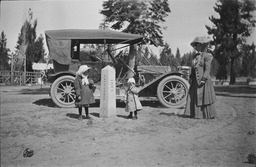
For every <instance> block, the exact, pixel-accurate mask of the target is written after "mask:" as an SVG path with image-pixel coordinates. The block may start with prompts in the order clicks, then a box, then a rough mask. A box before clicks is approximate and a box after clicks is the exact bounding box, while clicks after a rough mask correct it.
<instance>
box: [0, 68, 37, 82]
mask: <svg viewBox="0 0 256 167" xmlns="http://www.w3.org/2000/svg"><path fill="white" fill-rule="evenodd" d="M39 80H41V82H42V78H41V73H40V72H26V74H25V73H24V72H19V71H13V72H11V71H0V84H1V85H28V84H31V85H33V84H41V83H39Z"/></svg>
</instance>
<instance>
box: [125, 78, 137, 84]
mask: <svg viewBox="0 0 256 167" xmlns="http://www.w3.org/2000/svg"><path fill="white" fill-rule="evenodd" d="M127 83H134V84H135V79H134V78H129V79H128V81H127Z"/></svg>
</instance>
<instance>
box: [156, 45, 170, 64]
mask: <svg viewBox="0 0 256 167" xmlns="http://www.w3.org/2000/svg"><path fill="white" fill-rule="evenodd" d="M171 55H172V50H171V48H170V46H169V44H168V43H165V44H164V48H163V50H162V51H161V53H160V59H159V61H160V63H161V64H162V65H163V66H170V65H171Z"/></svg>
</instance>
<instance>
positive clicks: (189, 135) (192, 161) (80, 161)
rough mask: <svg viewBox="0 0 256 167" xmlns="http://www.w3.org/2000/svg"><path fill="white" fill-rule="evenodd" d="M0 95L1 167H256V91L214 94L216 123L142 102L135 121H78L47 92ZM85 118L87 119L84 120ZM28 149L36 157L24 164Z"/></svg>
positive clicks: (120, 108)
mask: <svg viewBox="0 0 256 167" xmlns="http://www.w3.org/2000/svg"><path fill="white" fill-rule="evenodd" d="M0 88H1V120H0V121H1V166H2V167H5V166H17V167H29V166H47V167H52V166H53V167H55V166H86V167H96V166H97V167H113V166H120V167H148V166H170V167H179V166H184V167H190V166H202V167H208V166H220V167H226V166H229V167H235V166H237V167H242V166H248V167H251V166H255V165H254V164H250V163H248V159H247V156H248V155H249V154H251V153H253V154H256V119H255V117H256V87H255V86H250V87H249V86H240V87H230V86H229V87H221V86H219V87H216V88H215V89H216V93H217V99H218V101H217V103H216V108H217V114H218V116H217V118H216V119H212V120H204V119H190V118H186V117H183V116H182V115H178V114H177V113H182V112H183V110H184V109H168V108H163V107H161V105H160V104H158V103H157V102H155V103H153V102H151V103H146V102H143V103H142V104H143V110H142V111H141V112H139V115H138V116H139V119H138V120H135V121H134V120H128V119H126V116H127V113H125V111H124V104H123V103H118V104H117V116H116V117H114V118H107V119H103V118H99V104H95V105H94V106H92V107H91V108H90V113H91V117H92V118H93V120H92V122H88V120H85V119H84V120H83V121H79V120H77V114H78V111H77V109H75V108H69V109H63V108H58V107H56V106H55V105H54V104H53V103H52V101H51V99H50V97H49V95H48V90H49V88H48V87H46V86H43V88H40V86H32V87H7V86H2V87H0ZM83 114H84V113H83ZM25 148H30V149H32V150H33V151H34V155H33V156H32V157H23V151H24V150H25Z"/></svg>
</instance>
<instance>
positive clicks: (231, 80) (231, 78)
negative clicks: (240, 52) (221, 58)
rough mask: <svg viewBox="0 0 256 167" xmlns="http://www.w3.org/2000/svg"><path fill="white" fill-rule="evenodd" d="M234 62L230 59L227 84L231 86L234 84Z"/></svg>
mask: <svg viewBox="0 0 256 167" xmlns="http://www.w3.org/2000/svg"><path fill="white" fill-rule="evenodd" d="M234 62H235V59H234V58H231V64H230V81H229V84H230V85H233V84H235V83H236V72H235V68H234Z"/></svg>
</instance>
